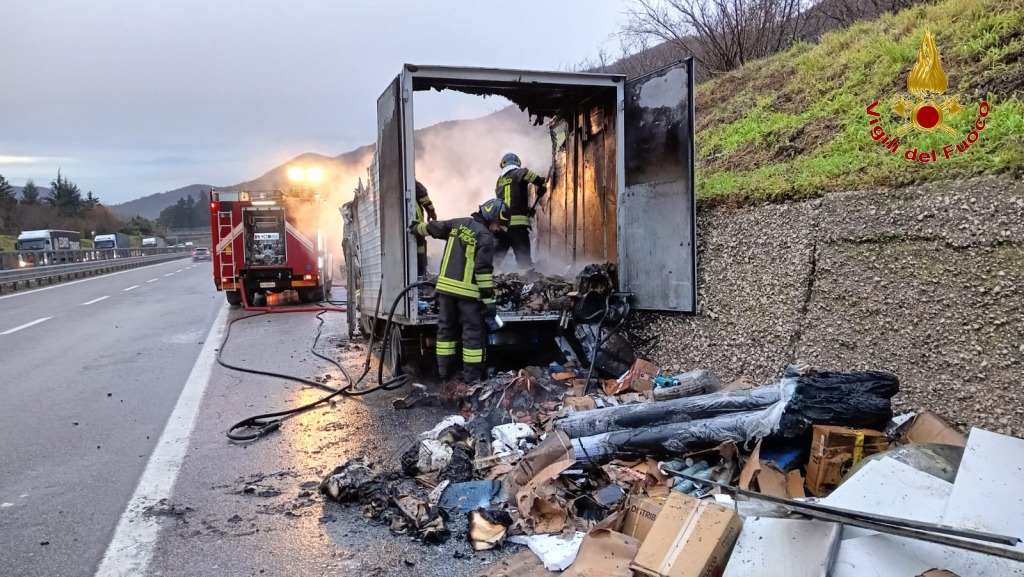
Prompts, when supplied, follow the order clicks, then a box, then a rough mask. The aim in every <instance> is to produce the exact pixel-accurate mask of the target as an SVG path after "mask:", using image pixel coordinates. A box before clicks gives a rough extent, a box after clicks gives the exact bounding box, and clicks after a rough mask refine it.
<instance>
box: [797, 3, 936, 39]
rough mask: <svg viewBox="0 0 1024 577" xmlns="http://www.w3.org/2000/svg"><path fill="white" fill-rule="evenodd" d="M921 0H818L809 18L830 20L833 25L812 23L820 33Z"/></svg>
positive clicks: (906, 6) (900, 8) (908, 5)
mask: <svg viewBox="0 0 1024 577" xmlns="http://www.w3.org/2000/svg"><path fill="white" fill-rule="evenodd" d="M922 1H923V0H820V1H819V2H817V3H816V4H815V6H814V8H813V9H812V10H811V18H818V17H824V18H825V19H827V20H830V21H832V24H833V25H831V26H830V25H828V24H827V23H820V24H817V25H812V28H818V27H820V28H822V30H815V32H817V33H820V32H823V31H824V30H825V29H830V28H836V27H844V26H848V25H850V24H852V23H853V22H854V21H856V20H865V19H870V18H877V17H878V16H879V15H881V14H883V13H885V12H897V11H899V10H903V9H904V8H910V7H911V6H913V5H915V4H921V3H922Z"/></svg>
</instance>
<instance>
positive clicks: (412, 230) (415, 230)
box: [409, 220, 427, 237]
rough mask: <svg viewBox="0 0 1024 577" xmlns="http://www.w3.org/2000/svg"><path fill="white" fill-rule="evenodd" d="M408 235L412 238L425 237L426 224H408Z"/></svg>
mask: <svg viewBox="0 0 1024 577" xmlns="http://www.w3.org/2000/svg"><path fill="white" fill-rule="evenodd" d="M409 234H411V235H413V236H421V237H425V236H427V223H425V222H420V221H418V220H414V221H412V222H411V223H410V224H409Z"/></svg>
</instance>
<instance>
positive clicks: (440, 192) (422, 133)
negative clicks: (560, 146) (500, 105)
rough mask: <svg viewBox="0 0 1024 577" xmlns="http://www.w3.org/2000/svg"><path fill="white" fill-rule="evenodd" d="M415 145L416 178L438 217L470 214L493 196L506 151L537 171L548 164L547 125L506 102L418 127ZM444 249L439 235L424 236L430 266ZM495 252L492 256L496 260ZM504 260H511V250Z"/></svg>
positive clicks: (544, 170) (545, 169)
mask: <svg viewBox="0 0 1024 577" xmlns="http://www.w3.org/2000/svg"><path fill="white" fill-rule="evenodd" d="M415 149H416V159H415V162H416V167H415V170H416V180H418V181H420V182H421V183H423V185H424V186H426V187H427V190H428V191H429V193H430V200H431V201H433V203H434V207H435V208H436V209H437V217H438V218H439V219H441V220H447V219H450V218H460V217H466V216H469V215H470V214H472V213H473V212H476V210H477V208H478V207H479V206H480V205H481V204H483V203H484V202H486V201H487V200H489V199H492V198H494V197H495V194H494V189H495V184H496V182H497V180H498V176H499V175H500V172H501V169H500V167H499V163H500V161H501V157H502V156H503V155H504V154H505V153H507V152H514V153H515V154H517V155H519V158H520V159H521V160H522V161H523V166H525V167H527V168H530V169H531V170H533V171H534V172H536V173H538V174H540V175H542V176H543V175H546V174H547V172H548V167H549V166H550V165H551V139H550V136H549V135H548V130H547V128H546V127H545V126H543V125H542V126H534V125H533V123H532V122H531V121H530V119H529V117H528V116H527V114H526V113H524V112H521V111H519V110H518V109H517V108H515V107H511V106H510V107H508V108H505V109H503V110H501V111H499V112H496V113H494V114H491V115H489V116H485V117H482V118H477V119H475V120H465V121H454V122H444V123H441V124H436V125H434V126H432V127H429V128H425V129H423V130H419V131H417V132H416V141H415ZM443 249H444V243H443V242H442V241H437V240H428V241H427V256H428V258H429V259H430V263H429V265H428V268H429V270H432V271H436V270H437V266H438V260H439V256H440V253H441V251H442V250H443ZM500 258H501V255H498V256H497V257H496V259H495V260H496V264H497V261H498V260H500ZM508 262H512V256H511V254H510V256H509V257H508ZM506 268H507V267H506Z"/></svg>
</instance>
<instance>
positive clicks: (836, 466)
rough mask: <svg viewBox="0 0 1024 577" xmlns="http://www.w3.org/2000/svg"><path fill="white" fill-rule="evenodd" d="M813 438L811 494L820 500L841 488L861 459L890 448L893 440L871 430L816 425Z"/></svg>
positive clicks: (808, 482) (809, 470)
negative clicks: (839, 486)
mask: <svg viewBox="0 0 1024 577" xmlns="http://www.w3.org/2000/svg"><path fill="white" fill-rule="evenodd" d="M813 435H814V437H813V440H812V441H811V458H810V461H809V462H808V463H807V490H808V491H810V492H811V494H812V495H815V496H817V497H821V496H824V495H825V494H826V493H828V491H829V490H830V489H832V488H834V487H835V486H836V485H838V484H839V483H840V482H841V481H842V480H843V475H844V474H845V473H846V472H847V471H849V470H850V467H852V466H853V465H856V464H857V463H859V462H860V460H861V459H863V458H864V457H867V456H868V455H874V454H875V453H880V452H882V451H884V450H886V449H888V448H889V438H888V437H886V436H885V434H884V433H881V432H879V431H872V430H870V429H850V428H847V427H831V426H825V425H814V432H813Z"/></svg>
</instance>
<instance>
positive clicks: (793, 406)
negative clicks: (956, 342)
mask: <svg viewBox="0 0 1024 577" xmlns="http://www.w3.org/2000/svg"><path fill="white" fill-rule="evenodd" d="M796 383H797V385H796V391H795V392H794V394H793V398H791V399H790V400H789V403H788V404H787V405H786V412H785V413H783V415H782V421H781V422H780V423H779V429H778V432H777V434H778V435H780V436H783V437H798V436H800V435H803V434H805V433H807V432H808V431H809V430H810V429H811V426H812V425H814V424H821V425H836V426H840V427H852V428H855V429H876V430H881V429H884V428H885V425H886V423H888V422H889V420H890V419H892V416H893V413H892V402H891V400H890V399H892V397H893V395H895V394H896V393H898V392H899V391H900V381H899V379H898V378H896V375H893V374H891V373H886V372H882V371H862V372H854V373H836V372H818V373H812V374H810V375H807V376H802V377H797V379H796Z"/></svg>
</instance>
